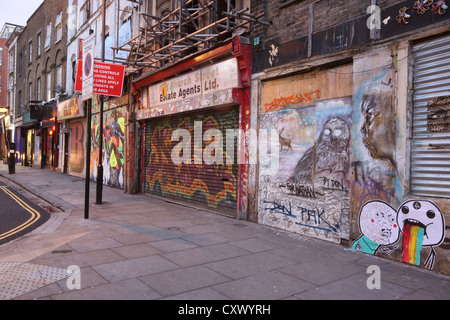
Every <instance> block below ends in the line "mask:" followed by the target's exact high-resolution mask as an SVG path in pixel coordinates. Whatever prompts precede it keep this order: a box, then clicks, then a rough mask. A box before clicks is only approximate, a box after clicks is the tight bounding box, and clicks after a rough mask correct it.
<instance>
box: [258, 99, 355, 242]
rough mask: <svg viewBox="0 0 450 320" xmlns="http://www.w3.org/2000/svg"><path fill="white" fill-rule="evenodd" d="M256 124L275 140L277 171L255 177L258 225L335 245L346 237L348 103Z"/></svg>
mask: <svg viewBox="0 0 450 320" xmlns="http://www.w3.org/2000/svg"><path fill="white" fill-rule="evenodd" d="M291 107H292V106H291ZM260 123H261V126H260V129H267V130H271V129H275V132H277V133H278V134H279V136H280V137H279V141H280V146H279V147H278V149H277V150H276V151H279V152H280V153H279V162H280V164H279V168H281V169H280V170H278V172H277V173H276V174H272V175H269V174H267V175H266V174H262V176H261V178H260V182H259V190H260V197H259V199H260V210H259V221H260V222H261V223H264V224H268V225H271V226H274V227H278V228H282V229H287V230H289V231H293V232H296V233H300V234H305V235H308V236H313V237H317V238H322V239H326V240H329V241H333V242H339V241H340V239H341V237H345V234H346V233H348V222H347V221H346V217H348V214H349V212H348V210H349V202H350V199H349V196H350V194H349V187H350V177H349V168H350V146H351V143H350V138H351V123H352V99H351V98H350V97H345V98H339V99H330V100H323V101H317V102H315V103H314V104H313V105H311V106H308V107H301V108H285V109H283V110H280V111H276V112H269V113H265V114H263V115H261V118H260ZM271 152H275V150H271ZM262 172H264V171H262Z"/></svg>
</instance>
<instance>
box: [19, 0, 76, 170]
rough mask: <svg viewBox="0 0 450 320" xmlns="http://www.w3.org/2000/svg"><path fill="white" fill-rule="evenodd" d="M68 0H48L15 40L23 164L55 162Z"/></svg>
mask: <svg viewBox="0 0 450 320" xmlns="http://www.w3.org/2000/svg"><path fill="white" fill-rule="evenodd" d="M67 5H68V4H67V1H56V0H47V1H44V2H43V3H42V5H41V6H40V7H39V8H38V9H37V10H36V11H35V12H34V13H33V15H32V16H31V17H30V18H29V19H28V21H27V25H26V27H25V28H24V30H23V31H22V34H21V35H20V37H19V38H18V41H17V48H18V53H17V69H16V70H17V88H16V91H17V98H16V108H17V109H16V115H17V116H18V117H17V118H16V128H20V129H17V132H16V134H17V136H19V137H20V138H18V139H19V140H20V141H21V142H20V143H19V145H21V146H22V148H21V150H20V152H21V155H22V159H23V164H24V165H27V166H35V167H45V166H48V167H53V168H55V167H56V166H57V163H58V157H55V155H57V152H56V151H57V149H58V141H57V135H56V134H54V133H56V132H55V131H57V130H58V128H57V123H56V122H55V117H56V108H57V98H59V95H60V94H63V93H64V87H65V83H66V73H67V72H66V61H67V53H66V51H67V50H66V46H67Z"/></svg>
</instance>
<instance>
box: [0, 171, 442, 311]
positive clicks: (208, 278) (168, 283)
mask: <svg viewBox="0 0 450 320" xmlns="http://www.w3.org/2000/svg"><path fill="white" fill-rule="evenodd" d="M0 182H3V183H4V184H6V185H7V186H8V188H11V189H13V190H15V191H17V192H20V193H21V194H23V195H24V196H25V197H27V198H28V199H30V201H33V202H35V203H37V204H38V205H39V206H40V207H41V208H42V207H46V208H48V209H49V210H50V211H52V212H50V218H49V219H48V221H46V222H45V223H44V224H43V225H41V226H39V227H38V228H36V229H35V230H33V231H32V232H29V233H27V234H25V235H23V236H21V237H19V238H17V239H15V240H13V241H10V242H8V243H5V244H3V245H0V299H5V300H10V299H15V300H32V299H45V300H172V301H180V300H181V301H203V302H204V303H206V302H205V301H206V300H208V301H211V300H220V301H230V300H235V301H241V303H242V301H259V302H260V303H265V302H263V301H275V300H424V299H426V300H448V299H450V277H448V276H444V275H439V274H437V273H435V272H431V271H427V270H424V269H421V268H418V267H415V266H411V265H407V264H404V263H400V262H395V261H391V260H387V259H382V258H379V257H376V256H371V255H367V254H363V253H359V252H355V251H352V250H349V249H348V247H347V246H344V245H339V244H333V243H329V242H326V241H322V240H318V239H312V238H307V237H302V236H299V235H295V234H292V233H288V232H284V231H281V230H277V229H274V228H271V227H267V226H264V225H259V224H256V223H252V222H247V221H239V220H236V219H232V218H228V217H225V216H222V215H219V214H216V213H213V212H209V211H205V210H201V209H196V208H190V207H187V206H183V205H178V204H175V203H170V202H166V201H163V200H161V199H156V198H153V197H149V196H146V195H128V194H125V193H124V192H123V190H120V189H115V188H109V187H104V189H103V204H102V205H96V204H95V183H94V182H91V187H90V190H91V193H90V206H89V219H85V218H84V213H85V212H84V201H85V181H84V179H82V178H78V177H74V176H71V175H67V174H61V173H57V172H53V171H50V170H42V169H35V168H27V167H21V166H17V167H16V172H15V174H9V173H8V167H7V166H6V165H3V164H0ZM224 303H225V302H224ZM266 303H268V302H266ZM227 305H229V302H228V304H227ZM183 306H185V304H184V303H183ZM205 310H206V309H205ZM205 310H203V309H197V310H196V309H189V307H188V306H187V304H186V307H185V308H184V307H183V308H182V309H181V308H180V309H177V311H176V312H178V313H189V312H190V311H192V312H195V311H197V312H202V311H205ZM255 310H256V309H255ZM229 311H231V310H230V309H224V308H221V309H220V308H219V309H217V311H216V312H220V313H222V314H223V313H226V312H229ZM174 312H175V311H174ZM272 312H273V310H272Z"/></svg>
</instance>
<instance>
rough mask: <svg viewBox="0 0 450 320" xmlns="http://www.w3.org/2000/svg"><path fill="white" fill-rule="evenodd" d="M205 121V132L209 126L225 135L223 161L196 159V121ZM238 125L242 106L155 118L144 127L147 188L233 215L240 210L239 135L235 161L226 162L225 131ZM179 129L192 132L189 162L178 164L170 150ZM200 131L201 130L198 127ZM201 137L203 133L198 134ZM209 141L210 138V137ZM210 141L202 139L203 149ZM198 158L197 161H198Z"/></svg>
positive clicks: (146, 189)
mask: <svg viewBox="0 0 450 320" xmlns="http://www.w3.org/2000/svg"><path fill="white" fill-rule="evenodd" d="M196 121H201V122H202V135H201V136H203V134H204V133H205V132H206V131H207V130H209V129H218V130H220V132H221V133H222V135H223V150H224V160H223V164H218V165H217V164H212V165H207V164H206V163H205V162H204V161H202V164H195V163H194V145H197V144H196V143H197V142H198V141H195V134H194V122H196ZM238 128H239V107H238V106H230V107H223V108H220V109H207V110H203V111H201V112H189V113H183V114H177V115H172V116H167V117H161V118H155V119H152V120H150V121H148V122H147V123H146V128H145V162H144V163H145V167H144V170H145V180H144V191H145V192H146V193H151V194H156V195H159V196H163V197H166V198H170V199H174V200H181V201H185V202H189V203H191V204H193V205H195V206H197V207H208V208H210V209H211V208H212V209H215V210H216V211H220V212H222V213H226V214H228V215H231V216H235V215H236V211H237V183H238V172H239V165H238V163H237V154H238V152H237V139H235V142H234V146H233V148H234V161H233V164H232V165H231V164H229V163H228V164H227V162H226V158H225V156H226V131H227V129H233V130H236V129H238ZM176 129H187V130H189V132H190V134H191V139H192V141H191V158H192V163H191V164H190V165H187V164H181V165H176V164H175V163H174V162H173V161H172V159H171V154H172V150H173V148H174V147H175V146H176V145H178V144H179V143H180V142H181V141H182V140H180V142H179V141H171V137H172V133H173V131H174V130H176ZM198 132H200V131H198ZM197 136H198V137H200V139H201V136H199V135H197ZM209 141H210V140H209ZM207 142H208V141H206V142H204V141H201V142H200V143H201V145H202V150H204V148H205V147H206V144H207ZM197 162H198V161H197Z"/></svg>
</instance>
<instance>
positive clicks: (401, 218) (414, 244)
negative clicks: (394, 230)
mask: <svg viewBox="0 0 450 320" xmlns="http://www.w3.org/2000/svg"><path fill="white" fill-rule="evenodd" d="M397 221H398V225H399V227H400V230H401V231H402V233H403V261H404V262H408V263H411V264H416V265H419V264H420V250H421V249H422V247H438V246H439V245H440V244H441V243H442V242H443V241H444V235H445V223H444V216H443V215H442V213H441V211H440V210H439V208H438V207H437V206H436V205H435V204H434V203H433V202H431V201H427V200H409V201H406V202H405V203H403V204H402V205H401V206H400V208H399V210H398V213H397Z"/></svg>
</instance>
